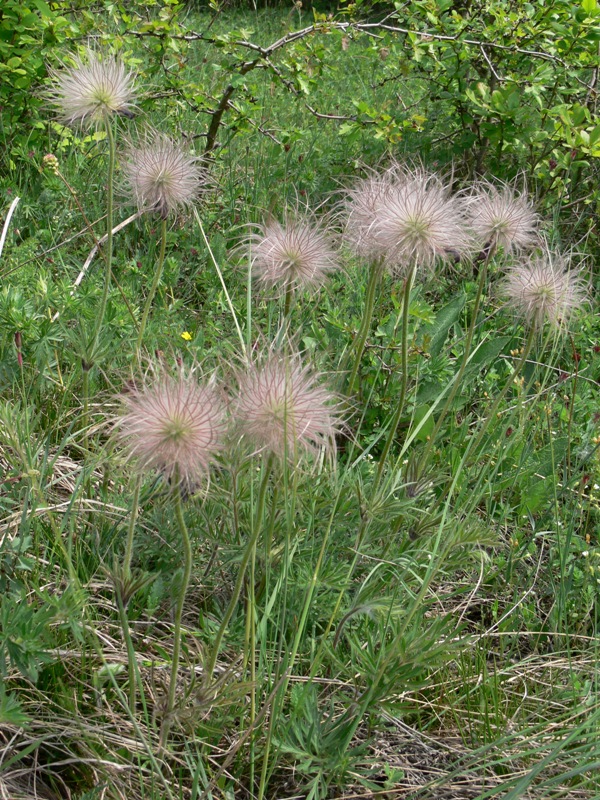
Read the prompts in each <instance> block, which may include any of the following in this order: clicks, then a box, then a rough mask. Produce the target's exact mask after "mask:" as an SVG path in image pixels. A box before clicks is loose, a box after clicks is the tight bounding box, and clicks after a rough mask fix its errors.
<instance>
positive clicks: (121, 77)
mask: <svg viewBox="0 0 600 800" xmlns="http://www.w3.org/2000/svg"><path fill="white" fill-rule="evenodd" d="M71 61H72V66H64V67H63V69H60V70H55V69H50V70H49V72H50V76H51V77H52V79H53V86H52V87H51V88H50V89H49V91H48V92H47V96H48V99H49V100H50V102H51V103H52V105H54V106H55V108H57V110H58V112H59V117H60V119H61V120H62V121H63V122H66V123H67V124H69V125H82V126H83V127H91V126H93V125H95V124H98V123H100V122H102V121H104V120H105V119H106V117H108V116H111V115H112V114H122V115H125V116H130V115H131V113H132V111H131V110H132V108H133V106H134V100H135V90H134V81H133V75H132V73H131V72H129V71H128V70H127V69H126V68H125V65H124V64H123V63H122V62H121V61H119V60H117V59H116V58H114V57H112V56H104V57H102V58H100V57H99V56H98V54H97V53H95V52H94V51H93V50H89V49H88V50H87V51H86V53H85V55H84V56H83V57H80V56H78V55H73V56H72V57H71Z"/></svg>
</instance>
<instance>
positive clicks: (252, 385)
mask: <svg viewBox="0 0 600 800" xmlns="http://www.w3.org/2000/svg"><path fill="white" fill-rule="evenodd" d="M238 384H239V394H238V398H237V401H236V403H235V411H234V414H235V418H236V420H237V422H238V424H239V428H240V431H241V434H242V437H243V438H244V439H246V440H248V441H249V442H250V443H251V444H252V446H253V447H254V449H255V450H256V451H258V452H266V453H268V454H273V455H275V456H276V457H278V458H280V459H287V460H289V461H292V462H297V461H298V460H299V459H300V458H301V456H302V455H303V454H306V453H315V452H317V451H319V450H321V449H325V450H329V451H332V450H333V449H334V448H335V438H334V437H335V434H336V433H337V432H338V431H339V430H340V429H341V427H342V422H341V416H340V414H339V408H338V404H337V402H336V398H335V396H334V395H333V393H332V392H330V391H329V390H328V389H326V388H325V387H324V386H322V385H321V384H320V383H319V375H317V374H315V373H313V372H311V370H310V368H308V367H304V366H302V363H301V361H300V358H299V356H296V355H293V356H289V355H288V356H286V355H283V354H279V353H271V355H270V356H269V358H268V359H267V360H266V361H265V362H264V363H263V364H254V365H252V366H250V367H247V368H246V369H245V370H244V371H243V372H241V373H240V374H239V376H238Z"/></svg>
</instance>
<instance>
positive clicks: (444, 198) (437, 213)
mask: <svg viewBox="0 0 600 800" xmlns="http://www.w3.org/2000/svg"><path fill="white" fill-rule="evenodd" d="M345 216H346V226H345V237H346V240H347V241H348V243H349V244H350V246H351V248H352V249H353V250H354V251H355V252H356V253H357V255H359V256H360V257H363V258H364V257H366V258H368V259H369V260H374V259H381V260H382V261H383V263H384V264H385V265H386V266H387V267H388V268H389V269H390V270H392V271H393V272H395V273H396V274H400V275H405V274H407V273H408V271H409V270H410V269H412V268H413V267H415V266H419V267H425V268H428V269H431V268H433V266H434V265H435V263H436V262H437V261H440V260H441V261H444V260H454V261H455V260H457V259H460V257H461V256H463V255H465V254H467V253H468V252H470V250H471V249H472V239H471V236H470V234H469V232H468V229H467V225H466V220H465V217H464V212H463V209H462V208H461V204H460V203H459V201H458V199H457V198H456V197H455V196H454V195H452V193H451V190H450V187H449V186H447V185H446V184H445V183H444V181H443V180H442V179H441V178H440V177H439V176H438V175H436V174H434V173H430V172H427V171H425V170H424V169H422V168H420V167H419V168H409V167H407V166H405V165H401V164H394V165H393V166H392V167H390V168H389V169H388V170H386V171H385V172H383V173H381V174H377V173H374V174H372V175H370V176H368V177H367V178H365V179H363V180H361V181H359V182H358V184H357V185H356V186H355V187H354V188H352V189H350V190H349V192H348V194H347V197H346V201H345Z"/></svg>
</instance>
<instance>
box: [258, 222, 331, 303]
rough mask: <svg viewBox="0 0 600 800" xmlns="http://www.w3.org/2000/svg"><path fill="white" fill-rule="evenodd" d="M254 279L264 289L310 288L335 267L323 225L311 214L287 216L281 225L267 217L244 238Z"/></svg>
mask: <svg viewBox="0 0 600 800" xmlns="http://www.w3.org/2000/svg"><path fill="white" fill-rule="evenodd" d="M245 247H246V248H247V249H248V251H249V253H250V259H251V262H252V273H253V275H254V277H255V278H256V281H257V282H258V283H259V284H260V285H262V286H264V287H265V288H268V289H279V290H285V289H288V288H298V289H312V288H316V287H317V286H320V285H321V284H322V283H323V282H324V281H325V280H326V278H327V277H328V276H329V275H330V274H331V273H332V272H334V271H335V270H336V269H338V268H339V261H338V256H337V253H336V251H335V249H334V245H333V241H332V237H331V235H330V234H329V233H328V231H327V229H326V227H325V226H324V225H323V224H322V223H319V222H317V220H316V219H314V217H312V216H311V215H304V216H292V215H290V216H288V217H286V219H285V220H284V222H283V224H282V223H280V222H278V221H277V220H276V219H270V220H268V221H267V222H264V223H263V224H262V225H258V226H256V229H255V230H254V231H253V233H252V234H251V235H250V236H249V237H248V239H247V241H246V243H245Z"/></svg>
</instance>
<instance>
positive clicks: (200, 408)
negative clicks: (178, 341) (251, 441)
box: [114, 374, 226, 485]
mask: <svg viewBox="0 0 600 800" xmlns="http://www.w3.org/2000/svg"><path fill="white" fill-rule="evenodd" d="M122 405H123V408H122V413H121V415H120V416H119V417H118V418H117V419H116V421H115V423H114V425H115V432H116V435H117V436H118V438H119V440H120V441H121V442H122V443H123V445H124V447H125V449H126V451H127V453H128V455H129V457H130V458H132V459H133V460H135V461H136V463H137V466H138V468H139V469H140V470H142V471H145V470H156V471H158V472H159V473H161V474H162V475H163V476H164V477H165V478H167V479H172V478H173V477H175V476H177V477H178V478H179V480H180V481H181V483H182V484H184V485H194V484H195V483H197V482H198V480H199V479H201V478H202V477H204V476H205V475H206V474H207V473H208V470H209V467H210V465H211V463H212V462H213V460H214V458H215V456H216V455H217V453H218V452H219V451H220V450H221V449H222V447H223V439H224V435H225V430H226V422H225V406H224V403H223V401H222V400H221V398H220V396H219V394H218V392H217V391H216V390H215V388H214V387H213V386H211V385H209V384H200V383H198V382H197V381H196V379H195V377H194V376H193V375H183V374H182V375H179V376H178V377H176V378H173V377H171V376H169V375H162V376H161V375H158V376H155V377H153V378H152V379H151V380H149V381H146V382H144V383H143V385H141V386H140V387H134V388H130V389H129V390H128V391H127V393H126V394H124V395H123V397H122Z"/></svg>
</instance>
